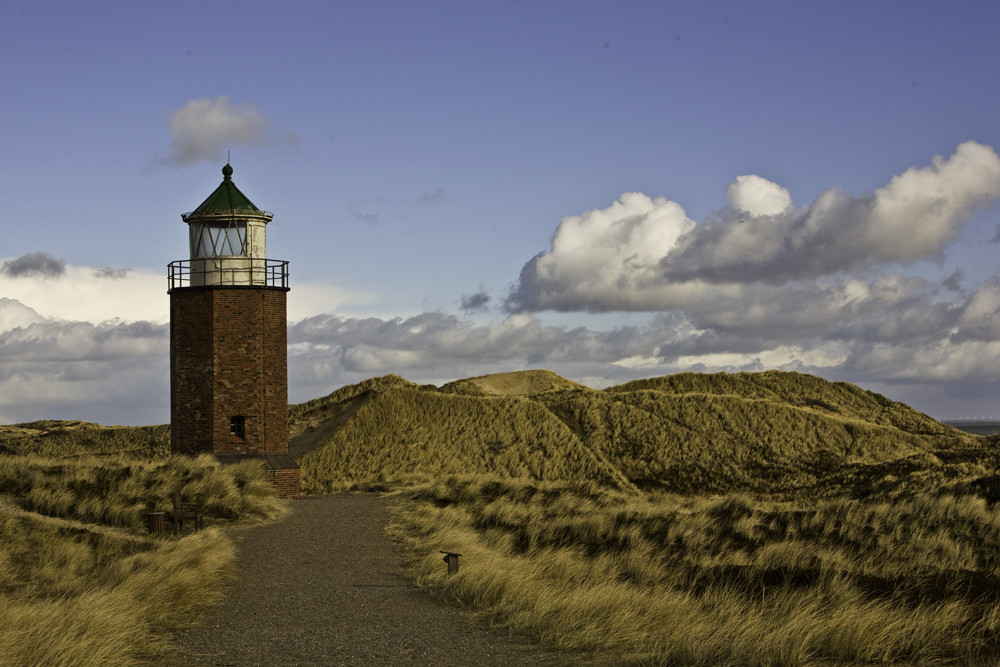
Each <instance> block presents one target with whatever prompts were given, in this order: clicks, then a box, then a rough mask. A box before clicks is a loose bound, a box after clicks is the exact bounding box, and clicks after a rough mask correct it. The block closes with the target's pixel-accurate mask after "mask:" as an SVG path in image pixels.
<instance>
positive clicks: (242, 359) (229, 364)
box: [167, 164, 299, 496]
mask: <svg viewBox="0 0 1000 667" xmlns="http://www.w3.org/2000/svg"><path fill="white" fill-rule="evenodd" d="M232 175H233V168H232V167H231V166H229V165H228V164H227V165H226V166H224V167H223V168H222V177H223V180H222V184H221V185H219V187H218V188H216V189H215V192H213V193H212V194H210V195H209V196H208V198H207V199H206V200H205V201H203V202H202V203H201V205H200V206H198V208H196V209H195V210H194V211H192V212H190V213H184V214H182V215H181V219H182V220H183V221H184V222H186V223H187V225H188V232H189V238H190V247H191V258H190V259H187V260H178V261H175V262H171V263H170V265H169V267H168V279H169V289H168V290H167V292H168V293H169V294H170V449H171V452H173V453H175V454H198V453H202V452H207V453H211V454H215V455H216V456H217V457H218V458H219V459H220V460H221V461H223V462H225V463H232V462H235V461H238V460H244V459H248V458H254V459H257V460H259V461H260V462H261V464H262V466H263V467H264V471H265V475H266V476H267V478H268V479H269V480H270V481H271V482H272V484H274V486H275V487H276V488H277V490H278V493H279V495H282V496H294V495H298V490H299V469H298V466H297V465H296V464H295V462H294V460H293V459H292V458H291V457H290V456H289V455H288V356H287V355H288V353H287V329H286V320H285V308H286V297H287V294H288V289H289V288H288V262H284V261H279V260H273V259H267V256H266V255H267V253H266V250H267V246H266V242H265V238H266V226H267V223H269V222H270V221H271V218H272V217H273V215H274V214H273V213H269V212H267V211H262V210H260V209H258V208H257V207H256V206H254V205H253V203H251V202H250V200H249V199H248V198H247V197H246V196H245V195H244V194H243V193H242V192H240V191H239V189H238V188H237V187H236V184H235V183H233V179H232Z"/></svg>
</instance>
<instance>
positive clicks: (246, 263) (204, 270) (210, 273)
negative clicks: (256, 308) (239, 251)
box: [167, 257, 288, 291]
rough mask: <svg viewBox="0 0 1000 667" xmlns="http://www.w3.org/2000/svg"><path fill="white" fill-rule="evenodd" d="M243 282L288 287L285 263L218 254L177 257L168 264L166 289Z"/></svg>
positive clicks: (245, 283) (232, 284)
mask: <svg viewBox="0 0 1000 667" xmlns="http://www.w3.org/2000/svg"><path fill="white" fill-rule="evenodd" d="M244 285H246V286H255V287H283V288H285V289H288V262H287V261H285V260H278V259H255V258H249V257H237V258H229V257H218V258H206V259H180V260H177V261H175V262H170V264H168V265H167V291H170V290H173V289H177V288H181V287H215V286H244Z"/></svg>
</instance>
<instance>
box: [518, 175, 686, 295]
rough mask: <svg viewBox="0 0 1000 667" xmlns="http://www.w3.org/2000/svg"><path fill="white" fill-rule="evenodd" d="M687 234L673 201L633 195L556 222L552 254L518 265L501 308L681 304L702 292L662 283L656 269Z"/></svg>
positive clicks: (680, 214) (679, 210)
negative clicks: (513, 283)
mask: <svg viewBox="0 0 1000 667" xmlns="http://www.w3.org/2000/svg"><path fill="white" fill-rule="evenodd" d="M694 228H695V223H694V221H693V220H691V219H690V218H688V217H687V215H685V213H684V209H682V208H681V206H680V205H679V204H677V203H676V202H672V201H668V200H667V199H664V198H663V197H657V198H655V199H654V198H650V197H648V196H646V195H644V194H642V193H639V192H629V193H625V194H623V195H622V196H621V198H620V199H619V200H618V201H616V202H615V203H614V204H612V205H611V206H609V207H608V208H605V209H594V210H591V211H587V212H585V213H583V214H581V215H578V216H572V217H568V218H563V220H562V222H561V223H560V224H559V227H558V228H557V229H556V232H555V234H554V235H553V237H552V249H551V250H550V251H549V252H545V253H541V254H539V255H536V256H535V257H534V258H533V259H532V260H531V261H530V262H528V263H527V264H526V265H525V267H524V268H523V269H522V270H521V276H520V281H519V283H518V284H517V286H516V287H515V289H514V290H513V291H512V292H511V294H510V295H508V297H507V301H506V305H507V307H508V309H509V310H511V311H530V310H544V309H553V310H646V309H650V310H652V309H658V305H661V304H670V305H673V306H676V305H679V304H683V303H688V302H690V301H692V300H694V299H696V298H697V297H698V296H699V294H700V293H701V292H702V290H703V286H701V285H693V286H692V285H679V286H673V285H669V284H666V283H665V282H664V281H663V279H662V271H661V270H660V268H659V263H660V260H661V259H662V258H663V257H664V256H666V255H667V253H669V252H670V251H671V249H673V248H674V247H675V246H676V245H677V243H678V241H679V240H680V238H681V237H682V236H683V235H684V234H687V233H689V232H691V231H692V230H693V229H694Z"/></svg>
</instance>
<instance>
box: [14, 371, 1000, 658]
mask: <svg viewBox="0 0 1000 667" xmlns="http://www.w3.org/2000/svg"><path fill="white" fill-rule="evenodd" d="M289 429H290V433H291V440H290V445H289V448H290V451H291V452H292V453H293V454H294V455H296V456H297V457H298V458H299V463H300V465H301V473H302V483H303V490H304V491H306V492H310V493H324V492H331V491H334V490H344V489H382V490H385V489H394V490H395V491H396V495H395V497H396V499H395V501H394V503H393V516H394V519H393V524H392V526H391V530H392V532H393V534H394V536H395V537H396V539H397V540H398V541H399V542H400V543H401V544H402V545H403V546H404V547H405V549H406V553H407V554H408V557H409V558H410V559H411V565H412V567H413V569H414V576H415V578H416V579H417V580H418V582H419V583H421V584H422V585H426V586H430V587H433V588H435V589H437V590H439V591H440V592H441V593H442V594H443V595H445V596H447V597H450V598H452V599H455V600H458V601H460V602H461V603H463V604H467V605H469V606H470V607H472V608H474V609H477V610H479V612H480V613H482V614H483V615H484V616H485V617H486V618H488V619H489V620H491V621H492V622H496V623H501V624H504V625H507V626H509V627H511V628H512V629H515V630H518V631H523V632H528V633H530V634H534V635H536V636H538V637H539V638H541V639H542V640H544V641H547V642H550V643H553V644H556V645H558V646H562V647H565V648H572V649H578V650H588V651H595V652H597V653H598V654H599V655H600V656H602V657H603V658H607V660H608V661H609V662H616V663H625V664H628V663H632V664H670V665H755V664H756V665H810V664H816V665H832V664H845V665H846V664H873V663H879V664H914V663H920V664H924V663H936V664H970V665H980V664H981V665H986V664H995V662H996V660H997V659H998V658H1000V641H998V640H997V639H996V637H997V636H1000V635H998V631H1000V593H998V592H997V591H998V590H1000V586H998V585H1000V506H998V505H997V502H998V501H1000V447H998V444H1000V438H996V437H995V438H992V439H988V438H982V437H978V436H973V435H969V434H966V433H962V432H960V431H957V430H955V429H953V428H951V427H949V426H946V425H944V424H941V423H939V422H936V421H935V420H933V419H931V418H929V417H927V416H926V415H922V414H920V413H919V412H917V411H915V410H913V409H912V408H910V407H908V406H906V405H903V404H900V403H895V402H893V401H890V400H888V399H886V398H885V397H883V396H880V395H878V394H874V393H871V392H867V391H864V390H862V389H859V388H858V387H855V386H853V385H850V384H846V383H831V382H826V381H825V380H821V379H819V378H815V377H811V376H808V375H801V374H798V373H780V372H768V373H737V374H731V375H730V374H724V373H720V374H712V375H705V374H693V373H682V374H678V375H673V376H668V377H662V378H652V379H648V380H637V381H634V382H629V383H626V384H624V385H620V386H617V387H611V388H608V389H605V390H602V391H597V390H593V389H588V388H586V387H582V386H581V385H577V384H575V383H572V382H570V381H568V380H565V379H564V378H560V377H559V376H558V375H556V374H554V373H551V372H548V371H531V372H525V373H501V374H497V375H491V376H483V377H480V378H469V379H466V380H459V381H456V382H453V383H449V384H447V385H445V386H443V387H441V388H437V387H433V386H420V385H416V384H414V383H412V382H409V381H407V380H405V379H404V378H401V377H399V376H397V375H387V376H383V377H379V378H372V379H370V380H367V381H365V382H362V383H359V384H357V385H351V386H347V387H343V388H341V389H338V390H337V391H335V392H333V393H332V394H330V395H329V396H326V397H324V398H320V399H316V400H314V401H309V402H307V403H302V404H299V405H295V406H290V408H289ZM168 443H169V429H168V427H165V426H160V427H143V428H126V427H101V426H99V425H96V424H85V423H80V422H34V423H32V424H20V425H14V426H7V427H0V453H4V454H6V456H0V662H4V663H6V662H10V663H12V664H35V663H46V664H87V663H88V662H89V663H91V664H128V663H129V662H130V661H133V660H136V659H139V658H142V657H143V656H145V655H147V654H149V653H150V652H152V653H155V652H156V651H157V650H159V649H158V648H157V647H158V646H159V644H158V642H159V641H160V640H157V639H156V637H161V636H162V630H163V629H164V628H169V627H171V624H172V623H176V622H180V621H177V618H176V617H173V616H171V617H169V618H168V616H169V614H167V615H165V612H164V611H163V609H165V607H162V606H157V604H158V602H157V599H156V598H161V597H162V598H164V599H167V600H168V601H169V600H175V602H174V603H173V604H176V605H179V607H180V608H182V609H185V610H190V613H191V614H193V613H195V611H196V610H197V609H198V608H200V607H199V605H201V604H203V603H205V602H206V601H207V600H210V599H212V598H213V596H215V595H216V594H217V591H218V585H219V583H218V582H219V581H220V580H223V579H224V578H225V576H226V572H227V569H226V568H227V567H228V566H227V565H226V563H229V562H231V555H232V545H231V544H230V543H229V542H228V541H227V540H225V538H224V537H222V536H221V535H220V534H219V533H216V532H213V531H204V532H203V533H200V534H199V535H198V536H197V538H193V537H186V538H184V539H182V540H179V541H175V540H167V541H162V542H154V541H152V540H150V539H148V538H146V537H145V536H143V535H142V533H143V532H144V531H143V526H142V522H141V516H142V512H144V511H145V509H146V501H147V500H151V499H152V500H155V501H156V502H157V503H158V507H157V508H158V509H167V507H166V503H167V502H168V499H169V497H170V494H171V493H173V491H175V490H179V491H181V492H182V493H183V494H184V496H185V498H186V499H188V498H189V499H193V500H199V501H201V502H202V503H204V504H205V505H206V508H207V509H208V511H209V513H210V514H212V515H213V516H215V517H216V518H225V519H226V520H232V521H254V520H262V519H266V518H267V517H269V516H273V515H274V513H275V511H277V504H276V499H275V498H274V495H273V492H271V491H270V489H269V488H268V487H267V486H266V484H264V483H263V481H262V479H261V477H260V474H259V469H258V468H257V467H256V466H255V465H254V464H248V465H246V466H243V467H240V466H234V467H227V468H222V467H220V466H218V464H216V463H215V461H214V459H212V458H211V457H208V456H204V457H199V458H196V459H190V458H186V457H172V458H167V457H165V456H162V454H165V453H166V450H167V448H168V446H169V445H168ZM95 452H96V453H100V454H103V456H92V454H93V453H95ZM33 540H34V541H33ZM442 549H444V550H451V551H457V552H460V553H462V554H463V555H462V565H461V570H460V573H459V574H458V575H456V576H453V577H447V576H446V575H445V568H444V567H443V566H442V564H441V561H440V553H439V551H440V550H442ZM36 552H37V553H38V554H39V557H38V558H37V559H35V560H34V561H32V557H31V555H32V554H34V553H36ZM216 556H218V558H216ZM156 568H164V571H166V572H167V575H166V581H165V582H160V581H159V580H157V581H152V579H151V577H152V574H151V573H152V572H154V571H155V570H156ZM171 568H173V569H171ZM206 582H207V583H206ZM161 584H162V586H165V587H166V588H162V589H161V588H157V586H160V585H161ZM199 586H207V588H201V589H200V588H198V587H199ZM140 590H146V591H151V594H149V595H139V594H137V593H135V592H134V591H140ZM171 596H174V598H171ZM102 605H103V606H102ZM93 609H96V610H98V611H97V612H89V611H88V610H93ZM123 610H124V611H123ZM187 613H188V612H185V614H187ZM182 616H183V614H182ZM188 617H190V615H189V616H188ZM158 633H160V634H158ZM47 635H58V636H59V637H60V638H63V637H65V638H66V641H65V642H63V641H58V642H50V643H49V644H46V645H45V646H46V648H45V649H44V650H45V651H48V652H45V653H37V652H36V653H33V652H32V649H31V648H30V647H31V646H35V645H38V644H39V643H40V642H39V640H38V639H37V638H38V637H40V636H47ZM151 637H152V638H151ZM81 638H83V639H81ZM91 638H93V639H91ZM143 646H150V647H152V648H150V649H148V650H146V649H143V648H142V647H143ZM39 650H42V649H39Z"/></svg>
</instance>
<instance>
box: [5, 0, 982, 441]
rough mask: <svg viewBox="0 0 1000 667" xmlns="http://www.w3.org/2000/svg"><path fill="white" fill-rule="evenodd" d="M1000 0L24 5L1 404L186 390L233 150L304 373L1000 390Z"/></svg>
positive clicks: (132, 407) (301, 385)
mask: <svg viewBox="0 0 1000 667" xmlns="http://www.w3.org/2000/svg"><path fill="white" fill-rule="evenodd" d="M998 19H1000V7H997V6H996V5H995V3H986V2H961V3H947V4H944V3H938V2H912V1H911V2H889V1H886V2H842V3H797V2H677V3H671V2H627V1H626V2H582V1H574V2H570V1H568V0H566V1H562V2H551V1H550V2H489V3H488V2H393V1H385V2H282V3H278V2H270V3H264V2H239V3H237V2H206V3H194V2H175V3H151V2H144V3H132V2H88V3H77V2H18V1H17V0H11V1H9V2H6V3H3V4H2V5H0V84H2V86H3V94H2V95H0V105H2V107H0V108H2V109H3V115H2V118H3V120H4V123H3V125H2V128H0V154H2V155H3V157H4V159H3V161H2V162H0V174H2V177H0V197H2V200H3V202H4V213H5V216H6V223H5V224H4V233H5V237H4V241H3V243H2V245H0V422H18V421H27V420H31V419H40V418H61V419H84V420H88V421H98V422H102V423H132V424H144V423H164V422H166V421H167V420H168V406H169V401H168V392H169V387H168V378H167V368H168V348H169V345H168V340H167V306H168V297H167V294H166V280H165V267H166V264H167V263H169V262H170V261H173V260H176V259H184V258H186V257H187V255H188V248H187V235H186V229H185V227H184V224H183V223H182V222H181V219H180V213H183V212H186V211H190V210H192V209H194V208H195V207H196V206H197V205H198V204H199V203H200V202H201V201H202V200H203V199H204V198H205V197H206V196H207V195H208V194H209V193H210V192H211V191H212V190H213V189H214V188H215V187H216V186H217V185H218V183H219V181H220V180H221V174H220V171H219V170H220V168H221V166H222V165H223V164H224V163H225V160H226V152H227V151H229V152H230V153H231V156H232V157H231V160H232V165H233V167H234V180H235V182H236V183H237V185H238V186H239V187H240V188H241V189H242V191H243V192H244V193H245V194H247V195H248V196H249V197H250V199H251V200H252V201H253V202H254V203H256V204H257V205H258V206H259V207H261V208H264V209H267V210H269V211H273V212H274V214H275V217H274V221H273V222H272V223H271V224H270V225H269V226H268V255H269V256H270V257H272V258H276V259H286V260H289V261H290V262H291V272H292V292H291V293H290V294H289V327H290V328H289V341H290V348H289V370H290V381H289V392H290V399H291V400H292V401H293V402H298V401H303V400H307V399H310V398H314V397H316V396H320V395H323V394H326V393H328V392H330V391H332V390H333V389H335V388H336V387H338V386H341V385H343V384H346V383H351V382H357V381H359V380H361V379H365V378H367V377H371V376H373V375H381V374H384V373H398V374H400V375H402V376H404V377H406V378H408V379H410V380H413V381H416V382H433V383H441V382H445V381H448V380H451V379H454V378H457V377H467V376H473V375H481V374H485V373H490V372H499V371H508V370H516V369H521V368H539V367H543V368H551V369H552V370H555V371H556V372H559V373H561V374H563V375H565V376H567V377H570V378H572V379H574V380H577V381H581V382H584V383H585V384H589V385H591V386H595V387H599V386H606V385H609V384H616V383H619V382H622V381H626V380H628V379H632V378H634V377H642V376H651V375H664V374H668V373H673V372H678V371H683V370H697V371H727V372H735V371H740V370H763V369H768V368H782V369H789V370H790V369H795V370H799V371H801V372H808V373H814V374H817V375H820V376H822V377H826V378H829V379H833V380H846V381H850V382H854V383H856V384H859V385H860V386H863V387H865V388H869V389H872V390H874V391H878V392H880V393H884V394H885V395H887V396H889V397H890V398H892V399H894V400H900V401H904V402H907V403H911V404H912V405H914V406H916V407H917V408H919V409H921V410H923V411H926V412H928V413H929V414H931V415H932V416H935V417H938V418H942V419H948V418H958V417H965V416H991V415H993V416H998V415H1000V382H997V381H996V378H998V377H1000V342H997V341H1000V315H998V309H1000V277H997V273H998V272H997V269H996V263H995V262H994V260H993V257H994V256H995V254H996V251H997V249H998V246H997V243H996V239H997V237H998V226H1000V215H998V214H1000V209H998V208H997V198H998V197H1000V166H998V165H1000V158H998V157H997V155H996V152H995V150H994V149H995V148H997V147H1000V136H998V134H1000V126H998V123H997V118H998V117H1000V113H998V112H1000V86H997V85H996V83H995V80H994V79H995V76H994V69H995V66H996V63H998V62H1000V45H998V43H997V40H996V38H995V35H994V34H993V33H994V32H995V26H996V25H997V24H998ZM741 221H742V222H741Z"/></svg>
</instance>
